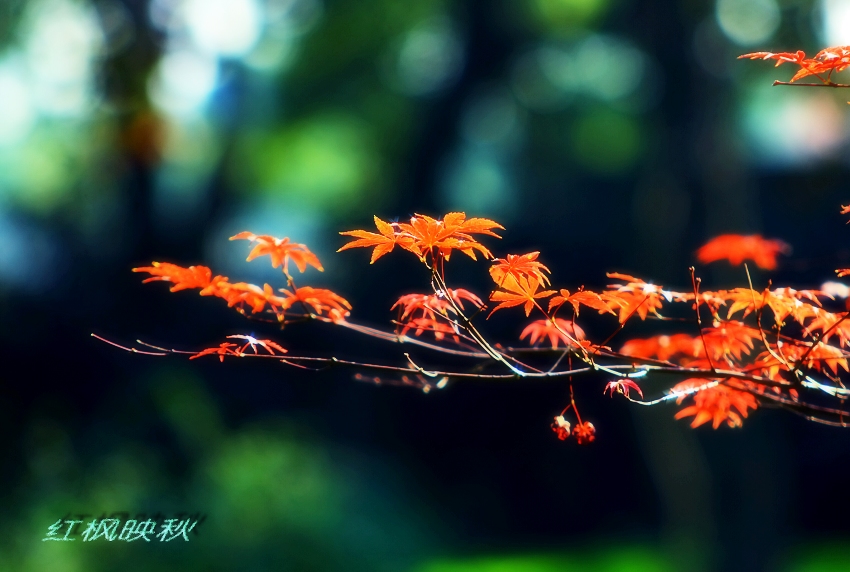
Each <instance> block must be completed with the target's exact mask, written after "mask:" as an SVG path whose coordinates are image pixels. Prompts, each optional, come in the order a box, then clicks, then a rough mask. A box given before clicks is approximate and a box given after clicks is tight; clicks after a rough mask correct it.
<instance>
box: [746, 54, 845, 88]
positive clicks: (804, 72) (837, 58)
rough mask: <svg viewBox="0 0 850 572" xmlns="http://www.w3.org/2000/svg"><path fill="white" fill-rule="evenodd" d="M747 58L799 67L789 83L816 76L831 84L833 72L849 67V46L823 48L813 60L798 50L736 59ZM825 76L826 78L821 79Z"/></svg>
mask: <svg viewBox="0 0 850 572" xmlns="http://www.w3.org/2000/svg"><path fill="white" fill-rule="evenodd" d="M742 58H748V59H751V60H755V59H761V60H776V66H779V65H781V64H783V63H786V62H788V63H794V64H797V65H798V66H800V69H799V70H798V71H797V73H795V74H794V77H792V78H791V79H790V81H789V83H794V82H795V81H797V80H798V79H802V78H804V77H807V76H811V75H814V76H817V77H818V79H820V80H821V81H822V82H823V83H824V84H827V85H829V84H831V81H830V77H831V75H832V73H833V72H840V71H843V70H844V69H846V68H847V67H848V66H850V46H835V47H830V48H824V49H823V50H821V51H819V52H818V53H817V54H815V56H814V57H813V58H807V57H806V53H805V52H803V51H802V50H799V51H797V52H795V53H790V52H778V53H774V52H754V53H752V54H744V55H742V56H738V59H742ZM823 74H827V75H826V77H822V76H823Z"/></svg>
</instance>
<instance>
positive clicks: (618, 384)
mask: <svg viewBox="0 0 850 572" xmlns="http://www.w3.org/2000/svg"><path fill="white" fill-rule="evenodd" d="M629 389H634V390H635V391H637V392H638V395H640V398H641V399H643V391H641V390H640V387H639V386H638V384H637V383H635V382H634V380H631V379H621V380H617V381H609V382H608V383H607V384H606V385H605V389H604V390H603V391H602V395H605V394H606V393H609V392H610V393H611V397H614V392H615V391H616V392H617V393H620V394H622V395H623V396H624V397H625V398H626V399H630V397H629Z"/></svg>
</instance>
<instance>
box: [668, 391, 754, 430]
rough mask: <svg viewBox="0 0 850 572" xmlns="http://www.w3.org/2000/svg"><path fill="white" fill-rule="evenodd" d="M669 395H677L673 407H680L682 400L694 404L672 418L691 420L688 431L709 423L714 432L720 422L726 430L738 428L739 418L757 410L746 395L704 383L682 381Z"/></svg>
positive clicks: (752, 401)
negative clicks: (690, 428)
mask: <svg viewBox="0 0 850 572" xmlns="http://www.w3.org/2000/svg"><path fill="white" fill-rule="evenodd" d="M671 391H672V392H673V394H677V393H680V394H681V395H679V397H678V399H676V403H679V404H681V403H682V401H683V400H684V399H685V398H686V397H691V398H692V399H693V402H694V404H693V405H691V406H689V407H685V408H684V409H682V410H681V411H679V412H678V413H676V417H675V418H676V419H682V418H684V417H690V416H693V421H691V427H694V428H696V427H699V426H700V425H703V424H705V423H708V422H709V421H711V425H712V427H713V428H714V429H717V428H718V427H720V425H721V424H722V423H724V422H725V423H726V424H727V425H728V426H729V427H740V426H741V423H742V420H741V417H742V416H743V417H747V415H748V413H749V410H750V409H756V408H757V407H758V401H757V400H756V398H755V397H754V396H753V395H751V394H749V393H747V392H746V391H740V390H737V389H734V388H732V387H728V386H726V385H723V384H718V385H711V384H710V383H709V382H707V381H706V380H704V379H686V380H684V381H682V382H680V383H677V384H676V385H674V386H673V388H672V390H671ZM733 409H734V410H733ZM735 410H737V411H735Z"/></svg>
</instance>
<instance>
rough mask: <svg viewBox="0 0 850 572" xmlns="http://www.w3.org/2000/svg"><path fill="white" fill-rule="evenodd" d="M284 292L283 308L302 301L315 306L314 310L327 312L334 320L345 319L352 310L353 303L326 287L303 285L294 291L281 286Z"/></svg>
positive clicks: (319, 312)
mask: <svg viewBox="0 0 850 572" xmlns="http://www.w3.org/2000/svg"><path fill="white" fill-rule="evenodd" d="M280 291H281V292H282V293H283V294H284V301H283V309H284V310H286V309H289V308H291V307H292V306H293V305H294V304H297V303H301V304H305V305H307V306H310V307H312V308H313V311H314V312H315V313H316V314H318V315H320V316H321V315H322V314H323V313H324V314H327V315H328V317H330V318H331V319H332V320H333V321H335V322H339V321H343V320H345V317H346V316H348V315H349V314H350V313H351V312H350V310H351V304H349V303H348V300H346V299H345V298H343V297H342V296H340V295H339V294H337V293H335V292H333V291H331V290H328V289H326V288H313V287H312V286H301V287H300V288H295V289H294V291H290V290H287V289H286V288H281V289H280Z"/></svg>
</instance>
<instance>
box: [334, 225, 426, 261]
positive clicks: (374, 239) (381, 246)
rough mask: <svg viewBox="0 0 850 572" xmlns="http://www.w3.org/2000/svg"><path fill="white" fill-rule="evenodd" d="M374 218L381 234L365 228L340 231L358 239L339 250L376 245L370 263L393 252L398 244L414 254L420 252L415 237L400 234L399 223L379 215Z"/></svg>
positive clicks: (344, 234)
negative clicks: (395, 223) (415, 244)
mask: <svg viewBox="0 0 850 572" xmlns="http://www.w3.org/2000/svg"><path fill="white" fill-rule="evenodd" d="M374 219H375V226H376V227H377V228H378V232H379V233H380V234H375V233H374V232H368V231H365V230H346V231H344V232H340V234H341V235H343V236H353V237H355V238H356V239H357V240H352V241H351V242H349V243H347V244H345V245H343V246H342V248H340V249H339V250H337V252H342V251H343V250H348V249H349V248H369V247H372V246H374V247H375V249H374V250H373V251H372V258H371V259H370V261H369V264H374V263H375V261H376V260H378V259H379V258H380V257H382V256H383V255H385V254H388V253H390V252H392V250H393V248H395V245H396V244H398V245H399V246H400V247H402V248H404V249H406V250H410V251H412V252H413V253H414V254H417V255H418V254H419V252H418V251H417V250H416V249H414V248H413V238H412V237H411V236H408V235H403V234H400V230H399V231H398V232H397V230H396V226H397V225H393V224H390V223H388V222H385V221H383V220H381V219H379V218H378V217H377V216H375V217H374Z"/></svg>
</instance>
